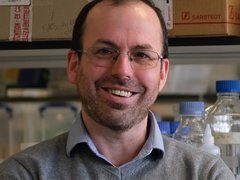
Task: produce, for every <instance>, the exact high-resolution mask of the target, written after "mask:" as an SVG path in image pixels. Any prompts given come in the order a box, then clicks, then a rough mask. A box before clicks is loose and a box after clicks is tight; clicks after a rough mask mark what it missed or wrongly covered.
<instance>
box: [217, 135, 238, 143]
mask: <svg viewBox="0 0 240 180" xmlns="http://www.w3.org/2000/svg"><path fill="white" fill-rule="evenodd" d="M213 135H214V140H215V143H216V144H240V132H231V133H214V134H213Z"/></svg>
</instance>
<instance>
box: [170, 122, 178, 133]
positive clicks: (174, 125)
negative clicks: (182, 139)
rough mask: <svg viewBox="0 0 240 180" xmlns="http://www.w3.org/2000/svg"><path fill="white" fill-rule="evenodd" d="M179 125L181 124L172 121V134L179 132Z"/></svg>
mask: <svg viewBox="0 0 240 180" xmlns="http://www.w3.org/2000/svg"><path fill="white" fill-rule="evenodd" d="M179 124H180V121H171V122H170V133H171V134H174V133H175V131H176V130H177V128H178V126H179Z"/></svg>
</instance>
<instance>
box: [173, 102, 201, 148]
mask: <svg viewBox="0 0 240 180" xmlns="http://www.w3.org/2000/svg"><path fill="white" fill-rule="evenodd" d="M179 114H180V124H179V126H178V128H177V129H176V131H175V133H174V134H173V138H174V139H176V140H179V141H181V142H184V143H186V144H191V145H193V146H195V147H199V146H201V145H202V141H203V134H204V102H202V101H185V102H181V103H180V104H179Z"/></svg>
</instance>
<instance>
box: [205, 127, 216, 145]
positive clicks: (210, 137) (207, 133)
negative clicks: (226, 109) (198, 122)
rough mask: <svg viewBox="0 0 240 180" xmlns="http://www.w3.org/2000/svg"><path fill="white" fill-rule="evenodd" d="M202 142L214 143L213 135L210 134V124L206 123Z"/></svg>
mask: <svg viewBox="0 0 240 180" xmlns="http://www.w3.org/2000/svg"><path fill="white" fill-rule="evenodd" d="M203 144H214V137H213V135H212V131H211V128H210V125H209V124H207V125H206V129H205V133H204V136H203Z"/></svg>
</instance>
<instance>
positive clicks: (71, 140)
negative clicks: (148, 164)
mask: <svg viewBox="0 0 240 180" xmlns="http://www.w3.org/2000/svg"><path fill="white" fill-rule="evenodd" d="M148 120H149V121H150V124H151V125H150V131H149V136H148V138H147V141H146V142H145V144H144V146H143V148H142V149H141V151H140V152H139V154H138V156H137V157H135V159H134V160H137V159H141V158H144V157H146V156H148V155H149V154H150V153H151V152H152V151H153V150H156V152H157V153H158V154H159V155H160V156H162V155H163V153H164V145H163V139H162V135H161V132H160V129H159V127H158V124H157V120H156V118H155V116H154V114H153V112H151V111H149V117H148ZM85 143H86V144H87V145H88V146H89V148H90V149H91V150H92V152H93V153H94V154H95V155H96V156H98V157H100V158H102V159H104V160H105V161H107V162H109V160H108V159H107V158H106V157H105V156H104V155H103V154H101V153H100V152H99V151H98V149H97V148H96V146H95V144H94V143H93V141H92V139H91V137H90V136H89V134H88V132H87V130H86V127H85V125H84V123H83V120H82V116H81V115H78V117H77V119H76V121H75V122H74V124H73V126H72V127H71V129H70V132H69V136H68V140H67V146H66V151H67V155H68V156H70V154H71V151H72V150H73V149H74V147H76V145H78V144H85ZM109 163H110V164H111V162H109Z"/></svg>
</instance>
